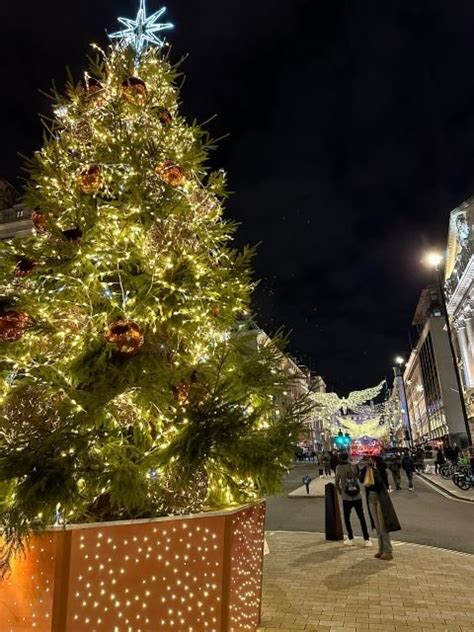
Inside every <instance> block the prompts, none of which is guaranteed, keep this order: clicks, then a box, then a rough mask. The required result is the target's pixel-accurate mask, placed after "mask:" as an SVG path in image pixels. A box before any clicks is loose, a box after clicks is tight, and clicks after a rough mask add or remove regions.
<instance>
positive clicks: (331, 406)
mask: <svg viewBox="0 0 474 632" xmlns="http://www.w3.org/2000/svg"><path fill="white" fill-rule="evenodd" d="M384 385H385V380H383V382H380V384H378V385H377V386H373V387H372V388H366V389H364V390H362V391H353V392H352V393H349V395H348V397H339V395H338V394H337V393H313V395H312V397H313V400H314V402H315V403H316V405H317V406H318V408H321V409H322V410H323V411H324V413H326V414H327V415H330V416H332V415H335V414H336V413H338V412H339V411H342V413H343V414H346V413H347V411H348V410H352V411H355V412H357V410H358V408H359V407H360V406H362V405H363V404H365V403H366V402H368V401H370V400H372V399H374V398H375V397H377V395H380V393H381V392H382V388H383V387H384Z"/></svg>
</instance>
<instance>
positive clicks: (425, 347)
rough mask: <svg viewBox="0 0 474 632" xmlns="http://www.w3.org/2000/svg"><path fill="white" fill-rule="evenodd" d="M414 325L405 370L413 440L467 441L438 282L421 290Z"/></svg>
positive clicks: (454, 442)
mask: <svg viewBox="0 0 474 632" xmlns="http://www.w3.org/2000/svg"><path fill="white" fill-rule="evenodd" d="M413 325H414V326H415V327H416V328H417V331H418V335H419V337H418V341H417V343H416V345H415V348H414V349H413V350H412V352H411V355H410V358H409V360H408V362H407V364H406V367H405V372H404V381H405V391H406V399H407V406H408V413H409V416H410V422H411V428H412V435H413V442H414V443H415V444H428V443H433V442H436V441H439V442H445V443H447V442H449V443H451V444H452V445H454V444H456V445H458V446H459V447H464V446H465V444H466V440H467V437H466V428H465V424H464V418H463V412H462V407H461V401H460V398H459V392H458V390H457V383H456V375H455V372H454V367H453V362H452V356H451V350H450V347H449V340H448V335H447V331H446V319H445V317H444V316H443V312H442V306H441V302H440V297H439V292H438V288H437V286H431V287H429V288H427V289H425V290H423V291H422V293H421V296H420V299H419V301H418V305H417V308H416V312H415V316H414V319H413Z"/></svg>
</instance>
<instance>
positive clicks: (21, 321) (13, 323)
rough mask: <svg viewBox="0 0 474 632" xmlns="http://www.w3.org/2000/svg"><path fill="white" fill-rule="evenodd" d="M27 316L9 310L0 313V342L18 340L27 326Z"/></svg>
mask: <svg viewBox="0 0 474 632" xmlns="http://www.w3.org/2000/svg"><path fill="white" fill-rule="evenodd" d="M28 321H29V319H28V316H27V315H26V314H24V313H23V312H16V311H14V310H9V311H7V312H3V313H0V342H15V340H19V339H20V338H21V337H22V336H23V334H24V333H25V331H26V329H27V328H28Z"/></svg>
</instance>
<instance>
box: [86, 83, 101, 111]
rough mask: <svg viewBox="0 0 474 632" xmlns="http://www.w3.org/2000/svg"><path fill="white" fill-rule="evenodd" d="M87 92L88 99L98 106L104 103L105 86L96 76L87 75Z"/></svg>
mask: <svg viewBox="0 0 474 632" xmlns="http://www.w3.org/2000/svg"><path fill="white" fill-rule="evenodd" d="M85 93H86V98H87V100H88V101H89V102H90V103H92V104H93V105H94V106H96V107H102V106H103V105H104V102H105V99H104V86H103V85H102V83H101V82H100V81H99V80H98V79H95V78H94V77H87V79H86V81H85Z"/></svg>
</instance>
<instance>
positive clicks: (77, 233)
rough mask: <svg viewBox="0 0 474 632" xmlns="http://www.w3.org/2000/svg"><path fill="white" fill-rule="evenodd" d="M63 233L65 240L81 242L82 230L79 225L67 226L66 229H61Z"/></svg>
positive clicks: (75, 242)
mask: <svg viewBox="0 0 474 632" xmlns="http://www.w3.org/2000/svg"><path fill="white" fill-rule="evenodd" d="M63 235H64V237H65V238H66V240H67V241H70V242H71V243H73V244H80V243H81V239H82V230H81V229H80V228H79V227H76V228H68V229H67V230H63Z"/></svg>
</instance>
